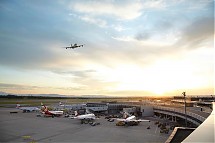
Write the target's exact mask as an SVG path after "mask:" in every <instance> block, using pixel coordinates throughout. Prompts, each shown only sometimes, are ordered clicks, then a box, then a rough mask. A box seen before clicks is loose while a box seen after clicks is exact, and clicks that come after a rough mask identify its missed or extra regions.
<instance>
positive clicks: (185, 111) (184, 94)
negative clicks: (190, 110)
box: [182, 92, 187, 127]
mask: <svg viewBox="0 0 215 143" xmlns="http://www.w3.org/2000/svg"><path fill="white" fill-rule="evenodd" d="M182 95H183V96H184V113H185V126H186V127H187V110H186V93H185V92H182Z"/></svg>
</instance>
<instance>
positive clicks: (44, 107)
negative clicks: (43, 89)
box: [42, 105, 63, 118]
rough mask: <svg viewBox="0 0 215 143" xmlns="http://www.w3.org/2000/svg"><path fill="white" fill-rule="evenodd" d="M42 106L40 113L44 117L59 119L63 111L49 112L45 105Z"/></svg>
mask: <svg viewBox="0 0 215 143" xmlns="http://www.w3.org/2000/svg"><path fill="white" fill-rule="evenodd" d="M42 106H43V109H42V113H43V114H44V115H45V116H51V117H52V118H54V117H59V116H61V115H63V111H49V110H48V108H47V107H46V106H45V105H42Z"/></svg>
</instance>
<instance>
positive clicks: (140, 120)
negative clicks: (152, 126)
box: [130, 119, 150, 122]
mask: <svg viewBox="0 0 215 143" xmlns="http://www.w3.org/2000/svg"><path fill="white" fill-rule="evenodd" d="M130 121H134V122H150V120H142V119H139V120H130Z"/></svg>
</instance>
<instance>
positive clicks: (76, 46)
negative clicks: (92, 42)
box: [64, 43, 84, 49]
mask: <svg viewBox="0 0 215 143" xmlns="http://www.w3.org/2000/svg"><path fill="white" fill-rule="evenodd" d="M83 46H84V45H78V44H76V43H75V44H74V45H72V44H71V46H70V47H64V48H66V49H75V48H79V47H83Z"/></svg>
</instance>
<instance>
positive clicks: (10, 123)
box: [0, 108, 171, 143]
mask: <svg viewBox="0 0 215 143" xmlns="http://www.w3.org/2000/svg"><path fill="white" fill-rule="evenodd" d="M14 111H18V113H10V112H14ZM37 114H38V113H35V112H32V113H22V111H20V110H18V109H14V108H0V135H1V137H0V142H11V143H17V142H23V143H39V142H52V143H53V142H59V143H61V142H72V143H73V142H74V143H76V142H77V143H78V142H92V143H95V142H103V143H109V142H110V143H114V142H117V143H126V142H132V143H133V142H139V143H144V142H147V143H149V142H151V143H164V142H165V141H166V140H167V139H168V137H169V136H170V134H171V132H169V133H168V134H165V133H160V129H159V128H158V127H157V125H155V124H154V122H155V121H151V122H141V123H140V124H139V125H138V126H128V127H126V126H116V125H115V124H116V121H114V122H108V121H107V119H104V117H101V118H100V119H97V120H96V122H99V123H100V125H96V126H91V125H89V124H81V123H80V120H77V119H69V118H64V117H55V118H50V117H49V118H48V117H37V116H36V115H37ZM149 126H150V129H147V127H149Z"/></svg>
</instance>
